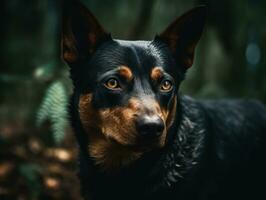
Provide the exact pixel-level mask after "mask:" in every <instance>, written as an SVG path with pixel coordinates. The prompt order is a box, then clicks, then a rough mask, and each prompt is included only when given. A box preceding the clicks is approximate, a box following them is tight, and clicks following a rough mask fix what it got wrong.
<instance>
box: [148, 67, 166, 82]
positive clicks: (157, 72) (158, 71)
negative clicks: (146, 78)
mask: <svg viewBox="0 0 266 200" xmlns="http://www.w3.org/2000/svg"><path fill="white" fill-rule="evenodd" d="M162 77H163V69H162V68H161V67H154V68H153V69H152V70H151V79H152V80H154V81H156V80H158V79H160V78H162Z"/></svg>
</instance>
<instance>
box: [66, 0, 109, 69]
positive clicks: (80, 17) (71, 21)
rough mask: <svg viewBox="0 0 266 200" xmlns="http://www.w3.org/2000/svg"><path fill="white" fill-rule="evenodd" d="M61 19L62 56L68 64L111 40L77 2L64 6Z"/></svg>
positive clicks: (81, 58)
mask: <svg viewBox="0 0 266 200" xmlns="http://www.w3.org/2000/svg"><path fill="white" fill-rule="evenodd" d="M62 18H63V20H62V21H63V23H62V25H63V27H62V54H63V55H62V56H63V59H64V60H65V61H66V62H67V63H68V64H73V63H76V62H78V61H81V60H83V59H85V58H87V57H89V56H90V55H91V54H92V53H94V52H95V50H96V48H97V47H98V46H99V45H100V44H101V43H103V42H104V41H106V40H108V39H111V36H110V34H108V33H106V32H105V30H104V29H103V28H102V26H101V25H100V23H99V22H98V21H97V20H96V18H95V17H94V16H93V14H92V13H91V12H90V11H89V10H88V9H87V8H86V7H85V6H84V5H83V4H81V2H79V1H77V0H75V1H70V3H68V4H66V6H65V10H64V12H63V17H62Z"/></svg>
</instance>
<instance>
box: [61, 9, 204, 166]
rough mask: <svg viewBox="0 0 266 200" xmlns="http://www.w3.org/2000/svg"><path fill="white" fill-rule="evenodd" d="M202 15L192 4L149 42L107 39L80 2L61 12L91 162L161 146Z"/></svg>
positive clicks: (118, 162) (126, 159)
mask: <svg viewBox="0 0 266 200" xmlns="http://www.w3.org/2000/svg"><path fill="white" fill-rule="evenodd" d="M205 18H206V9H205V7H197V8H195V9H193V10H191V11H189V12H188V13H186V14H185V15H183V16H181V17H180V18H178V19H177V20H175V21H174V22H173V23H172V24H171V25H170V26H169V27H168V28H167V29H166V30H165V31H164V32H163V33H161V34H159V35H157V36H156V37H155V39H154V40H152V41H123V40H114V39H112V38H111V36H110V34H108V33H106V32H105V31H104V29H103V28H102V27H101V26H100V24H99V23H98V22H97V20H96V19H95V17H94V16H93V15H92V14H91V13H90V12H89V11H88V10H87V9H86V8H85V7H84V6H83V5H81V4H75V5H73V7H72V9H71V12H69V13H68V14H67V15H65V16H64V21H63V34H62V43H63V59H64V60H65V61H66V62H67V63H68V65H69V66H70V69H71V77H72V80H73V83H74V87H75V93H78V95H79V103H78V104H79V105H78V108H79V117H80V121H81V124H82V126H83V128H84V130H85V131H86V134H87V135H88V138H89V144H88V151H89V154H90V156H91V157H93V158H95V160H96V163H98V164H101V165H102V166H103V167H104V168H116V167H119V166H123V165H126V164H128V163H130V162H132V161H134V160H136V159H137V158H139V157H140V156H141V155H142V154H143V153H144V152H146V151H150V150H152V149H155V148H162V147H164V145H165V143H166V138H167V132H168V129H169V128H170V127H171V125H172V123H173V122H174V119H175V115H176V106H177V93H178V88H179V85H180V82H181V81H182V80H183V77H184V74H185V72H186V70H187V69H188V68H189V67H191V65H192V64H193V57H194V51H195V47H196V44H197V42H198V41H199V39H200V36H201V33H202V31H203V27H204V23H205Z"/></svg>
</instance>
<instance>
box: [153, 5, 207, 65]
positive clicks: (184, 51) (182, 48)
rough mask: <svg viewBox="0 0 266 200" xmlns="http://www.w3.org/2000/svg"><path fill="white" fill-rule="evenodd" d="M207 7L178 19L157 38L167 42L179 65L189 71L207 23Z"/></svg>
mask: <svg viewBox="0 0 266 200" xmlns="http://www.w3.org/2000/svg"><path fill="white" fill-rule="evenodd" d="M206 16H207V8H206V6H199V7H196V8H194V9H192V10H190V11H188V12H187V13H185V14H184V15H182V16H181V17H179V18H177V19H176V20H175V21H174V22H173V23H172V24H170V26H168V27H167V28H166V30H165V31H163V32H162V33H161V34H160V35H159V36H156V38H158V39H160V40H162V41H163V42H165V43H166V44H167V45H168V47H169V48H170V50H171V52H172V54H173V56H174V57H175V59H176V60H177V62H178V63H179V64H181V65H182V66H183V67H184V68H185V69H188V68H189V67H191V66H192V64H193V59H194V51H195V47H196V45H197V43H198V41H199V39H200V37H201V34H202V32H203V29H204V25H205V22H206Z"/></svg>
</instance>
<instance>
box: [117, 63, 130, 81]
mask: <svg viewBox="0 0 266 200" xmlns="http://www.w3.org/2000/svg"><path fill="white" fill-rule="evenodd" d="M118 73H119V74H120V75H121V76H123V77H125V78H126V79H127V80H128V81H131V80H132V78H133V75H132V72H131V70H130V69H129V67H128V66H120V67H119V68H118Z"/></svg>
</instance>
